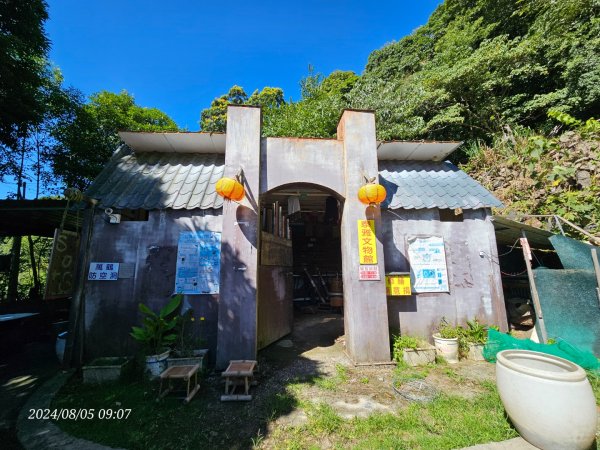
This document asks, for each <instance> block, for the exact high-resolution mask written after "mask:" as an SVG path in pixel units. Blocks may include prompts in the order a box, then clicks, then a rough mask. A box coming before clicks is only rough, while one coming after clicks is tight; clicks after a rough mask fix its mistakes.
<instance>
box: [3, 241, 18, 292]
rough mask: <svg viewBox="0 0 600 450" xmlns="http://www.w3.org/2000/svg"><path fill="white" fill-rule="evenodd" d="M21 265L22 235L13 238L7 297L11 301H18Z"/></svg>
mask: <svg viewBox="0 0 600 450" xmlns="http://www.w3.org/2000/svg"><path fill="white" fill-rule="evenodd" d="M20 266H21V236H15V237H14V238H13V244H12V250H11V258H10V272H9V274H8V290H7V293H6V299H7V300H8V301H9V302H15V301H17V294H18V292H19V271H20V270H19V269H20Z"/></svg>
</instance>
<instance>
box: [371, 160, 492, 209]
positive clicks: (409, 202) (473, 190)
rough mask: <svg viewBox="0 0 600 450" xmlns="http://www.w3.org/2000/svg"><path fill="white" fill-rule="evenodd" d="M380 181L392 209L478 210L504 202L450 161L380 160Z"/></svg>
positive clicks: (386, 201)
mask: <svg viewBox="0 0 600 450" xmlns="http://www.w3.org/2000/svg"><path fill="white" fill-rule="evenodd" d="M379 169H380V172H379V177H380V181H379V182H380V183H381V184H382V185H383V186H384V187H385V189H386V191H387V193H388V196H387V199H386V200H385V202H384V203H382V206H383V207H388V208H390V209H398V208H405V209H423V208H441V209H446V208H448V209H455V208H462V209H478V208H489V207H496V208H498V207H502V206H503V205H502V203H501V202H500V201H499V200H498V199H497V198H496V197H494V196H493V195H492V194H491V193H490V192H489V191H488V190H487V189H485V188H484V187H483V186H481V185H480V184H479V183H478V182H477V181H475V180H474V179H473V178H471V177H470V176H468V175H467V174H466V173H465V172H463V171H462V170H460V169H459V168H458V167H456V166H455V165H453V164H451V163H449V162H447V161H446V162H434V161H380V163H379Z"/></svg>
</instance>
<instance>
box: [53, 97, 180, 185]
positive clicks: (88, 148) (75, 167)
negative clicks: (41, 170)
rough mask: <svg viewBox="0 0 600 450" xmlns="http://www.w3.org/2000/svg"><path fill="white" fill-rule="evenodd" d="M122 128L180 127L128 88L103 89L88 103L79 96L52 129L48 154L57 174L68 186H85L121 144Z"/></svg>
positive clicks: (170, 128)
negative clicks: (141, 103) (138, 100)
mask: <svg viewBox="0 0 600 450" xmlns="http://www.w3.org/2000/svg"><path fill="white" fill-rule="evenodd" d="M120 130H128V131H178V127H177V124H176V123H175V122H174V121H173V120H172V119H171V118H170V117H169V116H167V115H166V114H165V113H163V112H162V111H160V110H158V109H156V108H144V107H141V106H138V105H137V104H136V103H135V100H134V98H133V96H132V95H131V94H129V93H127V92H126V91H122V92H121V93H119V94H115V93H112V92H108V91H101V92H98V93H96V94H93V95H92V96H91V97H90V99H89V102H88V103H85V104H84V103H83V102H82V101H81V99H80V102H79V104H78V105H76V106H75V107H74V108H73V110H72V114H70V115H68V116H64V117H63V118H61V120H59V121H58V122H57V123H56V126H54V127H53V130H52V135H53V137H54V139H55V140H56V143H55V145H53V146H52V148H51V149H49V151H48V154H47V155H48V158H49V160H50V161H51V163H52V168H53V171H54V173H55V175H57V176H58V177H60V179H61V180H62V181H63V182H64V184H65V185H67V186H69V187H76V188H78V189H81V190H83V189H85V188H86V187H87V186H88V185H89V183H90V182H91V181H92V180H93V179H94V177H95V176H96V175H98V173H99V172H100V171H101V170H102V168H103V167H104V165H105V164H106V162H107V161H108V159H109V158H110V156H111V155H112V154H113V152H114V151H115V150H116V149H117V147H118V146H119V145H120V143H121V141H120V138H119V136H118V134H117V132H118V131H120Z"/></svg>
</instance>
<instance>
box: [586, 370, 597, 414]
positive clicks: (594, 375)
mask: <svg viewBox="0 0 600 450" xmlns="http://www.w3.org/2000/svg"><path fill="white" fill-rule="evenodd" d="M587 376H588V380H590V384H591V385H592V391H594V395H595V396H596V405H598V406H600V372H592V371H591V370H588V371H587Z"/></svg>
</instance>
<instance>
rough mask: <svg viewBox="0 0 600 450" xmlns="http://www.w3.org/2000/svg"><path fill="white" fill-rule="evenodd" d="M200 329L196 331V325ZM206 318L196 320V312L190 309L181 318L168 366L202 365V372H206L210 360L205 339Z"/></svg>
mask: <svg viewBox="0 0 600 450" xmlns="http://www.w3.org/2000/svg"><path fill="white" fill-rule="evenodd" d="M195 323H197V324H198V327H197V329H196V330H194V324H195ZM204 324H205V319H204V317H202V316H200V317H198V318H197V319H196V317H195V316H194V310H193V309H188V310H187V311H186V312H185V313H184V314H183V315H181V316H180V320H179V326H178V336H177V341H176V342H175V346H174V348H173V354H172V356H170V357H169V358H167V366H168V367H171V366H190V365H191V366H193V365H196V364H199V365H200V369H201V370H205V369H206V366H207V362H208V361H207V360H208V349H207V348H205V347H206V339H205V338H204Z"/></svg>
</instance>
